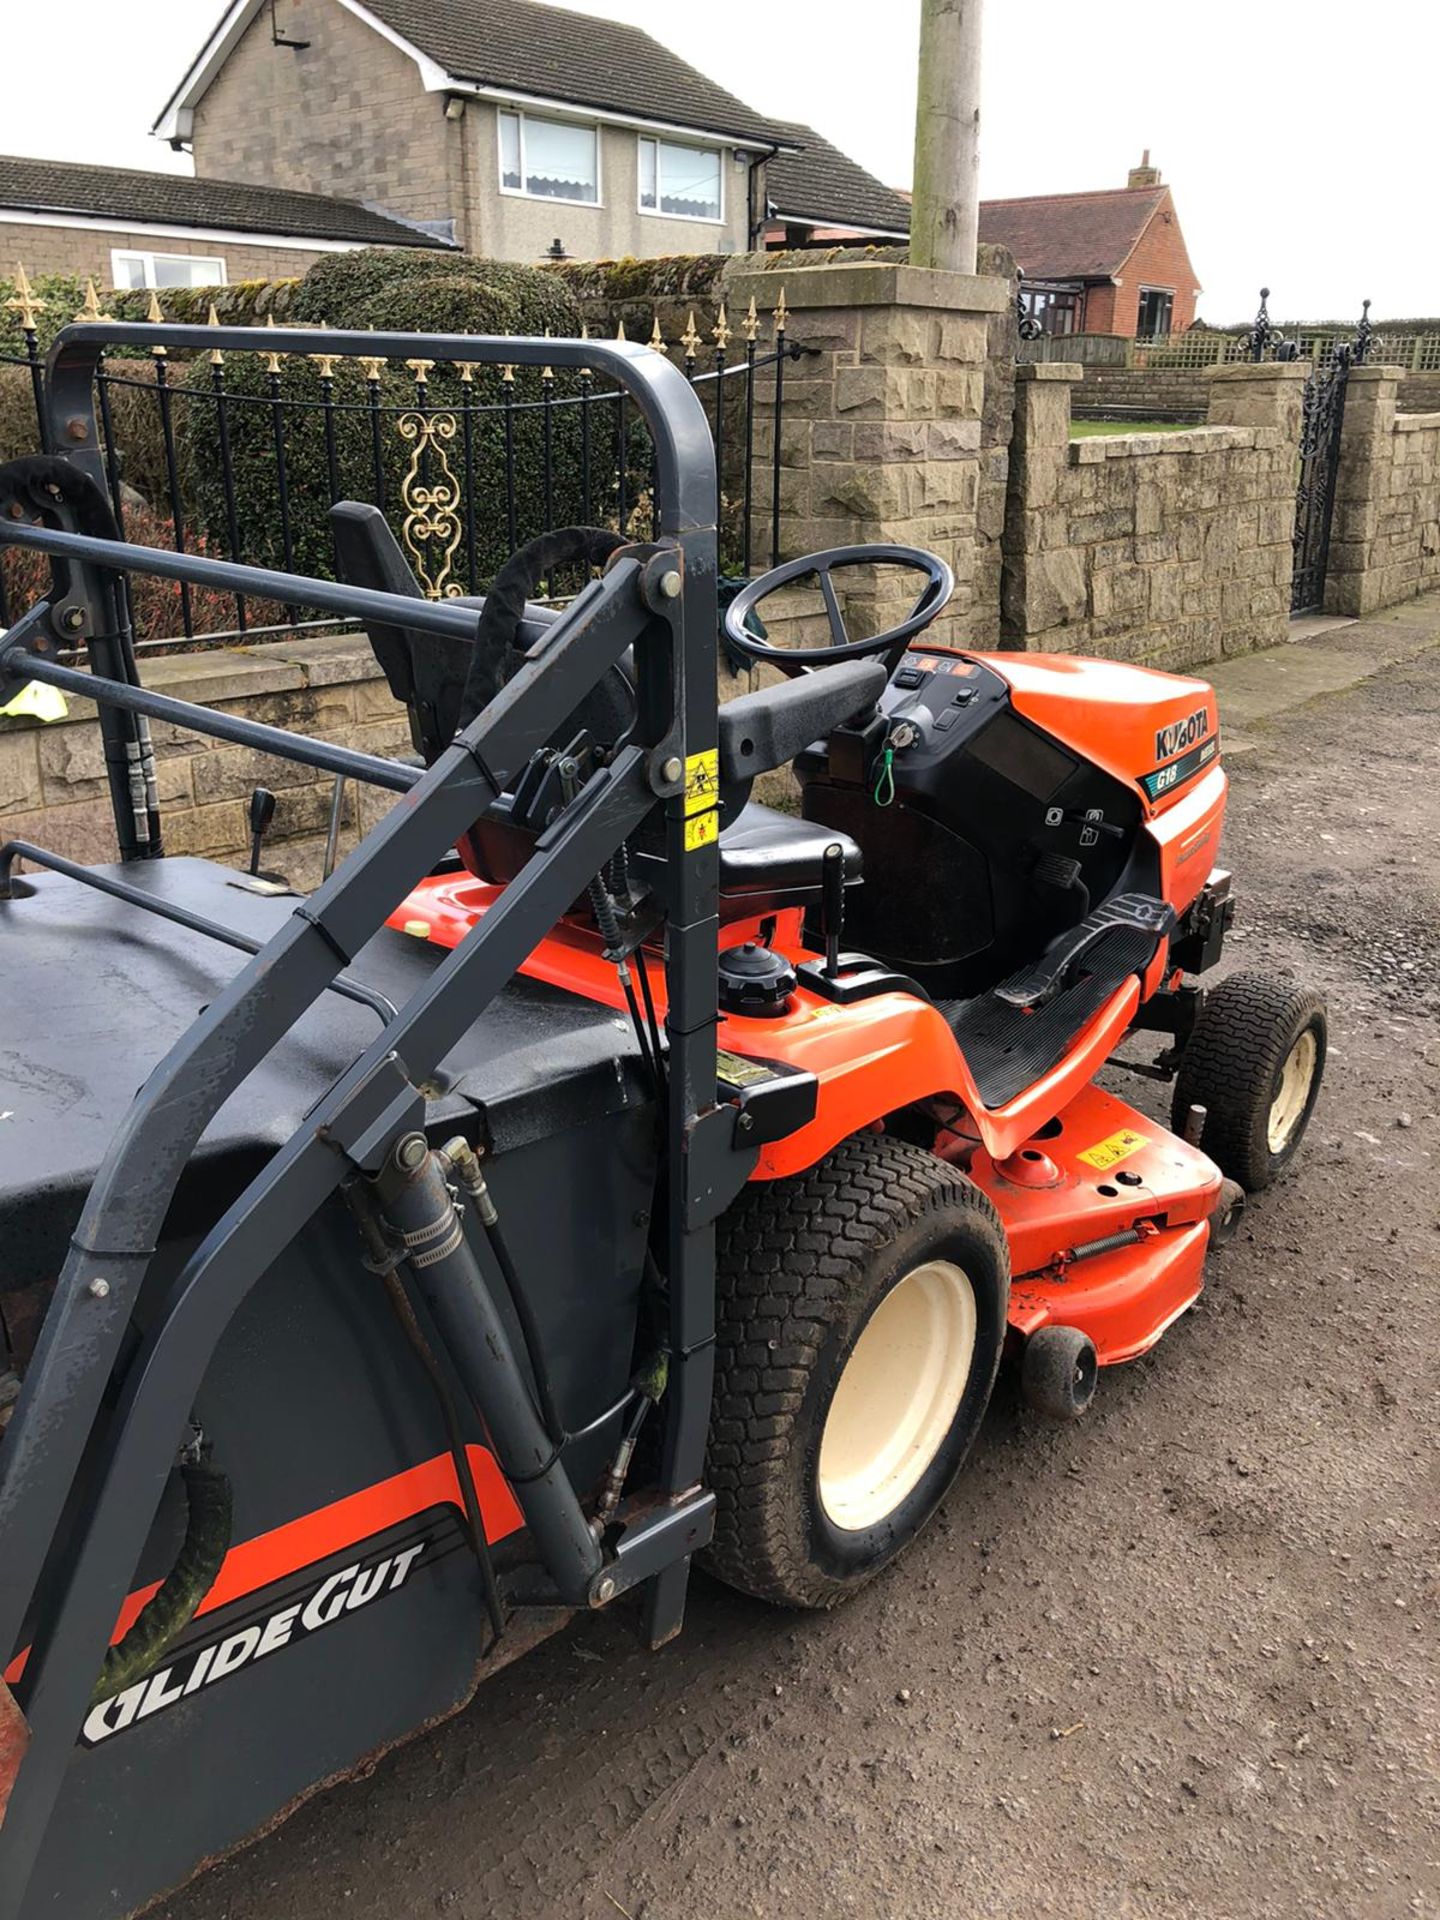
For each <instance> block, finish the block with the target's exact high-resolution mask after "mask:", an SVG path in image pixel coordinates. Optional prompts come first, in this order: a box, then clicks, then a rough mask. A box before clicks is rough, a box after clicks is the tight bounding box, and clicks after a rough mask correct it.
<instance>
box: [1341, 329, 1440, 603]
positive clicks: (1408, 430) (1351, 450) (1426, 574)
mask: <svg viewBox="0 0 1440 1920" xmlns="http://www.w3.org/2000/svg"><path fill="white" fill-rule="evenodd" d="M1402 385H1403V382H1402V377H1401V373H1400V369H1399V368H1398V367H1384V366H1380V367H1356V368H1354V369H1353V370H1352V372H1351V374H1350V377H1349V384H1348V387H1347V390H1346V395H1345V416H1344V420H1343V422H1342V424H1341V438H1340V465H1339V470H1338V472H1337V474H1336V480H1335V517H1334V521H1333V522H1332V526H1331V537H1330V566H1329V572H1328V574H1327V576H1326V583H1325V610H1326V612H1327V613H1348V614H1356V615H1365V614H1369V613H1374V612H1375V611H1376V610H1377V608H1380V607H1389V606H1394V605H1395V604H1396V603H1397V602H1398V601H1401V600H1410V599H1413V598H1414V596H1415V595H1416V594H1417V593H1425V592H1427V591H1428V590H1429V589H1430V588H1431V587H1434V586H1440V412H1434V413H1398V412H1397V411H1396V402H1397V398H1398V394H1399V391H1400V389H1401V387H1402Z"/></svg>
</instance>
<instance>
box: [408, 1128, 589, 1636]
mask: <svg viewBox="0 0 1440 1920" xmlns="http://www.w3.org/2000/svg"><path fill="white" fill-rule="evenodd" d="M444 1166H445V1162H443V1161H442V1160H441V1159H440V1157H439V1156H438V1155H437V1154H434V1153H432V1152H431V1151H430V1148H429V1146H428V1145H427V1143H426V1140H425V1137H424V1135H423V1134H419V1133H409V1134H406V1135H404V1136H403V1137H402V1139H401V1140H400V1141H399V1143H398V1144H397V1146H396V1147H395V1149H394V1151H393V1152H392V1153H391V1154H390V1155H389V1157H388V1158H387V1160H386V1162H385V1165H384V1167H383V1168H382V1169H381V1171H380V1173H379V1175H378V1176H377V1177H376V1181H375V1188H374V1192H375V1199H376V1202H377V1205H378V1206H379V1209H380V1212H381V1215H382V1217H383V1218H384V1220H385V1223H386V1225H387V1226H388V1228H389V1230H390V1232H391V1233H392V1235H393V1236H394V1237H395V1239H396V1240H397V1241H398V1243H399V1245H400V1247H401V1248H403V1250H404V1258H405V1260H406V1261H407V1263H408V1265H409V1268H410V1271H411V1273H412V1275H413V1276H414V1281H415V1285H416V1287H417V1289H418V1291H419V1293H420V1295H421V1297H422V1298H423V1299H424V1301H425V1304H426V1307H427V1308H428V1309H429V1313H430V1317H431V1320H432V1321H433V1323H434V1325H435V1327H436V1329H437V1331H438V1332H439V1334H440V1337H441V1339H442V1340H443V1341H444V1343H445V1347H446V1350H447V1351H448V1353H449V1355H450V1358H451V1360H452V1361H453V1362H454V1365H455V1368H456V1371H457V1373H458V1374H459V1376H460V1379H461V1381H462V1382H463V1384H464V1386H465V1390H466V1392H467V1393H468V1394H469V1395H470V1398H471V1400H472V1401H473V1402H474V1405H475V1409H476V1412H477V1413H478V1414H479V1415H480V1418H481V1419H482V1420H483V1421H484V1423H485V1425H486V1427H487V1429H488V1430H489V1432H490V1434H491V1435H492V1437H493V1439H494V1442H495V1447H496V1452H497V1454H498V1456H499V1460H500V1466H501V1470H502V1471H503V1472H504V1474H505V1476H506V1478H507V1479H508V1480H509V1481H510V1482H511V1485H512V1486H513V1487H514V1489H515V1497H516V1499H517V1500H518V1501H519V1503H520V1508H521V1511H522V1512H523V1513H524V1515H525V1523H526V1525H527V1527H528V1528H529V1529H530V1531H531V1533H532V1534H533V1535H534V1538H535V1543H536V1546H537V1547H538V1548H539V1550H540V1555H541V1558H542V1560H543V1561H544V1564H545V1566H546V1568H547V1570H548V1571H549V1573H550V1575H551V1577H552V1579H553V1580H554V1581H555V1584H556V1586H557V1587H558V1588H559V1590H560V1593H561V1596H562V1597H563V1598H564V1599H565V1600H566V1601H567V1602H570V1603H571V1604H575V1605H580V1606H585V1605H588V1604H589V1600H590V1583H591V1581H592V1580H593V1578H594V1576H595V1575H596V1574H597V1573H598V1572H599V1570H600V1564H601V1553H600V1548H599V1545H598V1544H597V1542H596V1541H595V1539H594V1537H593V1535H592V1534H591V1532H590V1528H589V1524H588V1522H587V1521H586V1518H585V1515H584V1513H583V1512H582V1511H581V1507H580V1502H579V1500H578V1498H577V1497H576V1493H575V1489H574V1487H573V1486H572V1485H571V1484H570V1478H569V1475H568V1474H567V1473H566V1471H565V1468H564V1466H563V1464H562V1462H561V1460H560V1450H559V1448H558V1447H557V1446H556V1445H555V1444H554V1442H553V1440H552V1439H551V1437H550V1435H549V1434H548V1433H547V1432H546V1430H545V1427H544V1425H543V1423H542V1421H541V1418H540V1416H539V1414H538V1413H537V1411H536V1408H535V1406H534V1404H533V1402H532V1400H531V1397H530V1392H529V1388H528V1386H527V1384H526V1381H525V1376H524V1374H523V1372H522V1371H521V1368H520V1364H519V1362H518V1360H517V1359H516V1356H515V1350H514V1348H513V1346H512V1345H511V1342H510V1335H509V1333H508V1332H507V1331H506V1327H505V1323H504V1321H503V1320H502V1319H501V1317H500V1314H499V1312H498V1310H497V1309H496V1306H495V1301H494V1298H493V1296H492V1295H491V1292H490V1288H489V1286H488V1285H487V1284H486V1280H485V1276H484V1274H483V1272H482V1271H481V1268H480V1264H479V1262H478V1260H477V1259H476V1257H475V1253H474V1250H473V1248H472V1247H471V1246H470V1243H469V1241H468V1240H467V1239H466V1238H465V1233H464V1230H463V1228H462V1226H461V1223H460V1220H459V1218H458V1216H457V1214H456V1210H455V1203H454V1201H453V1200H452V1199H451V1196H450V1188H449V1186H448V1184H447V1183H446V1180H445V1175H444V1171H443V1169H444Z"/></svg>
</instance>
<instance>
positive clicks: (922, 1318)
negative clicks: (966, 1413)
mask: <svg viewBox="0 0 1440 1920" xmlns="http://www.w3.org/2000/svg"><path fill="white" fill-rule="evenodd" d="M975 1325H976V1311H975V1290H974V1288H973V1287H972V1286H971V1284H970V1281H969V1279H968V1278H967V1277H966V1275H965V1273H964V1272H963V1271H962V1270H961V1268H959V1267H957V1266H955V1265H954V1264H953V1262H951V1261H949V1260H927V1261H926V1262H925V1263H924V1265H923V1266H919V1267H913V1268H912V1269H911V1270H910V1272H909V1273H907V1274H906V1275H905V1277H904V1279H903V1280H901V1281H899V1283H898V1284H897V1285H895V1286H893V1287H892V1288H891V1289H890V1291H889V1293H887V1294H886V1296H885V1298H884V1299H883V1300H882V1301H881V1302H880V1305H879V1306H878V1307H877V1308H876V1309H875V1311H874V1313H872V1314H871V1316H870V1319H869V1321H868V1322H867V1324H866V1326H865V1330H864V1332H863V1333H862V1334H861V1335H860V1338H859V1339H858V1340H857V1341H856V1343H855V1346H854V1349H853V1350H852V1352H851V1355H850V1358H849V1359H848V1360H847V1361H846V1362H845V1367H844V1370H843V1371H842V1373H841V1375H840V1379H839V1382H838V1384H837V1385H836V1388H835V1393H834V1397H833V1398H832V1400H831V1402H830V1411H829V1412H828V1413H827V1414H826V1416H825V1427H824V1430H823V1432H822V1433H821V1436H820V1476H819V1477H820V1504H821V1506H822V1507H823V1508H824V1510H825V1513H826V1516H827V1517H828V1518H829V1519H830V1521H831V1522H832V1523H833V1524H834V1525H835V1526H837V1527H840V1528H843V1529H844V1530H845V1531H846V1532H852V1533H853V1532H858V1531H859V1530H860V1529H861V1528H864V1527H872V1526H874V1525H875V1524H876V1523H877V1522H878V1521H881V1520H883V1519H885V1518H886V1516H887V1515H888V1514H891V1513H893V1512H894V1511H895V1509H896V1508H897V1507H898V1506H900V1505H901V1503H902V1502H903V1501H904V1500H905V1499H906V1498H907V1497H908V1495H910V1494H911V1493H913V1492H914V1490H915V1488H916V1487H917V1486H918V1485H919V1484H920V1482H921V1480H922V1479H923V1478H924V1476H925V1474H926V1472H927V1471H928V1469H929V1468H930V1466H931V1465H932V1463H933V1462H934V1459H935V1456H936V1455H937V1454H938V1453H939V1451H940V1449H941V1447H942V1446H943V1445H944V1444H945V1438H946V1436H947V1434H948V1433H949V1432H950V1429H951V1428H952V1427H953V1426H954V1424H955V1416H956V1414H957V1413H958V1412H959V1410H960V1402H961V1400H962V1399H963V1398H964V1396H965V1386H966V1383H967V1381H968V1380H969V1378H970V1367H971V1362H972V1361H973V1360H974V1357H975Z"/></svg>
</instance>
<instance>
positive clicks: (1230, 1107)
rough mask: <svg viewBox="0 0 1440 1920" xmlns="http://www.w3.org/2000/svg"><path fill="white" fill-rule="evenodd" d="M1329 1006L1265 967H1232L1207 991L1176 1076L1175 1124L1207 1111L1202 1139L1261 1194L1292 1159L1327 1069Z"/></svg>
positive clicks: (1220, 1162)
mask: <svg viewBox="0 0 1440 1920" xmlns="http://www.w3.org/2000/svg"><path fill="white" fill-rule="evenodd" d="M1325 1046H1326V1025H1325V1002H1324V1001H1323V1000H1322V999H1321V997H1320V995H1319V994H1318V993H1310V992H1308V991H1306V990H1305V989H1304V988H1301V987H1296V986H1292V985H1291V984H1290V983H1289V982H1288V981H1284V980H1275V979H1272V978H1271V976H1270V975H1269V974H1266V973H1232V974H1230V975H1229V976H1228V978H1226V979H1224V980H1222V981H1221V982H1220V984H1219V986H1218V987H1215V988H1213V989H1212V990H1211V991H1210V992H1209V993H1207V994H1206V996H1205V1004H1204V1006H1203V1008H1202V1009H1201V1012H1200V1018H1199V1020H1198V1021H1197V1022H1196V1024H1195V1031H1194V1032H1193V1033H1192V1034H1191V1036H1190V1038H1189V1040H1188V1041H1187V1042H1186V1045H1185V1052H1184V1054H1183V1055H1182V1056H1181V1061H1180V1071H1179V1074H1178V1075H1177V1076H1176V1080H1175V1098H1174V1106H1173V1109H1172V1118H1171V1124H1172V1125H1173V1126H1174V1128H1175V1131H1176V1132H1177V1133H1183V1132H1184V1130H1185V1122H1186V1116H1187V1115H1188V1113H1189V1111H1190V1109H1191V1107H1192V1106H1200V1107H1203V1108H1204V1109H1205V1125H1204V1127H1203V1129H1202V1131H1201V1134H1200V1145H1201V1147H1203V1149H1204V1150H1205V1152H1206V1153H1208V1154H1209V1155H1210V1158H1211V1159H1212V1160H1213V1161H1214V1162H1215V1163H1216V1165H1217V1166H1218V1167H1219V1169H1220V1171H1221V1172H1222V1173H1223V1174H1226V1175H1228V1176H1229V1178H1230V1179H1232V1180H1236V1181H1238V1182H1239V1183H1240V1185H1241V1186H1242V1187H1243V1188H1244V1189H1245V1191H1246V1192H1247V1193H1258V1192H1260V1190H1261V1189H1262V1188H1263V1187H1268V1186H1269V1185H1270V1182H1271V1181H1272V1180H1273V1179H1274V1178H1275V1176H1276V1175H1277V1174H1278V1173H1279V1172H1280V1170H1281V1169H1282V1168H1283V1167H1284V1166H1285V1165H1286V1164H1287V1163H1288V1162H1289V1161H1290V1160H1291V1159H1293V1158H1294V1156H1295V1154H1296V1152H1297V1151H1298V1149H1299V1146H1300V1142H1301V1140H1302V1139H1303V1138H1304V1135H1305V1129H1306V1127H1308V1126H1309V1124H1310V1116H1311V1114H1312V1113H1313V1112H1314V1111H1315V1102H1316V1100H1317V1099H1318V1098H1319V1094H1320V1082H1321V1079H1322V1077H1323V1075H1324V1072H1325Z"/></svg>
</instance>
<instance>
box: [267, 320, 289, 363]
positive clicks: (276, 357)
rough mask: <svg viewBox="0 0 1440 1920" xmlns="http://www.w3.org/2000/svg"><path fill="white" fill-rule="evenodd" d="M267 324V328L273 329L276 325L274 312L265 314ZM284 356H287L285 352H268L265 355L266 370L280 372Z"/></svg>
mask: <svg viewBox="0 0 1440 1920" xmlns="http://www.w3.org/2000/svg"><path fill="white" fill-rule="evenodd" d="M265 325H266V328H267V329H272V328H273V327H274V325H275V316H274V314H273V313H267V314H266V316H265ZM284 358H285V356H284V354H283V353H275V352H273V351H272V352H270V353H267V354H266V356H265V371H266V372H267V373H279V371H280V362H281V361H282V360H283V359H284Z"/></svg>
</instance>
